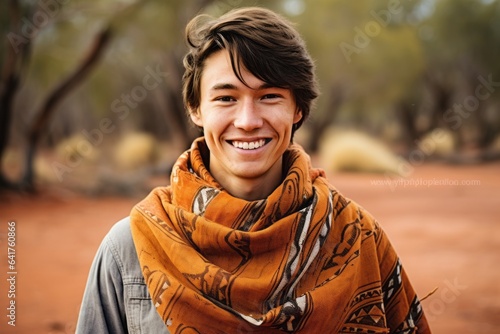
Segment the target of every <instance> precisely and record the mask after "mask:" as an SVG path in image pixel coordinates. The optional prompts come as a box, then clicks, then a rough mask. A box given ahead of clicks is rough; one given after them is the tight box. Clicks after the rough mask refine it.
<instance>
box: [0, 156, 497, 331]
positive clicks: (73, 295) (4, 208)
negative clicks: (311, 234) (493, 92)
mask: <svg viewBox="0 0 500 334" xmlns="http://www.w3.org/2000/svg"><path fill="white" fill-rule="evenodd" d="M329 176H330V178H331V180H332V182H333V184H335V185H336V186H337V188H338V189H339V190H340V191H341V192H343V193H344V194H345V195H346V196H348V197H351V198H353V199H354V200H355V201H356V202H358V203H359V204H361V205H362V206H364V207H365V208H366V209H368V211H370V212H371V213H372V214H373V215H374V216H375V217H376V218H377V220H379V222H380V223H381V225H382V227H383V228H384V229H385V231H386V232H387V234H388V235H389V237H390V239H391V240H392V243H393V244H394V246H395V248H396V249H397V251H398V253H399V255H400V257H401V258H402V261H403V265H404V266H405V268H406V271H407V272H408V274H409V276H410V277H411V280H412V282H413V284H414V286H415V288H416V290H417V292H418V293H419V295H420V296H421V297H423V296H425V295H427V294H428V293H429V292H431V291H433V290H434V289H435V288H438V289H437V291H436V292H435V293H434V294H433V295H431V296H429V297H428V298H427V299H425V300H424V301H423V302H422V304H423V307H424V310H425V312H426V313H427V317H428V318H429V321H430V324H431V327H432V329H433V333H437V334H449V333H461V334H477V333H481V334H493V333H495V334H496V333H500V283H499V282H500V267H499V265H498V264H499V263H500V200H499V195H500V164H498V163H496V164H488V165H483V166H461V167H451V166H447V165H442V164H427V165H424V166H421V167H419V168H417V169H416V170H415V171H414V172H413V173H412V174H411V175H409V176H408V178H406V179H405V180H406V182H408V183H413V184H412V185H409V184H407V185H406V186H405V185H404V184H403V182H402V181H398V180H394V183H393V184H392V185H390V186H389V185H383V184H380V183H381V182H385V181H387V179H386V178H385V177H383V176H381V175H370V174H349V173H338V174H330V175H329ZM473 180H476V181H473ZM156 182H158V183H162V182H166V180H156ZM398 182H399V183H398ZM419 183H420V184H419ZM424 183H426V184H424ZM428 183H432V184H431V185H427V184H428ZM463 183H465V184H463ZM138 199H139V198H130V197H128V198H117V197H94V198H89V197H83V196H81V195H78V194H75V193H73V192H70V191H68V190H61V189H57V190H56V189H47V190H45V191H44V192H43V193H41V194H39V195H37V196H25V195H19V194H9V195H2V196H0V236H1V238H0V242H1V247H0V270H1V272H2V279H1V284H0V289H1V290H0V310H1V311H0V313H1V314H0V315H1V317H0V333H16V334H28V333H29V334H33V333H53V334H61V333H74V332H75V325H76V321H77V315H78V310H79V304H80V300H81V297H82V293H83V289H84V285H85V282H86V278H87V273H88V270H89V267H90V264H91V261H92V259H93V256H94V254H95V251H96V249H97V247H98V245H99V243H100V242H101V239H102V238H103V236H104V235H105V234H106V232H107V231H108V230H109V228H110V227H111V226H112V225H113V224H114V222H116V221H117V220H118V219H120V218H122V217H124V216H126V215H127V214H128V213H129V211H130V209H131V207H132V205H133V204H134V203H135V202H137V200H138ZM11 221H13V222H15V226H16V235H15V238H16V240H15V241H16V244H15V261H16V263H15V272H16V274H15V275H14V276H15V282H14V283H15V286H14V289H15V294H16V296H15V299H12V298H8V293H9V289H10V288H12V286H10V284H6V280H7V279H8V278H9V277H10V276H9V275H8V274H7V272H9V271H10V270H9V268H8V267H7V261H8V254H7V245H6V243H7V228H8V222H11ZM7 283H10V282H9V281H7ZM11 300H15V303H16V304H15V305H16V311H15V312H16V313H15V315H16V318H15V325H16V326H15V327H12V326H9V325H8V324H7V322H8V321H9V319H8V317H6V316H7V315H8V314H9V313H8V312H9V311H8V310H7V307H9V304H8V303H9V302H10V301H11Z"/></svg>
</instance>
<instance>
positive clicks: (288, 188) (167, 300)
mask: <svg viewBox="0 0 500 334" xmlns="http://www.w3.org/2000/svg"><path fill="white" fill-rule="evenodd" d="M204 159H205V161H207V159H208V149H207V148H206V146H205V143H204V141H203V139H202V138H200V139H198V140H196V141H195V142H194V143H193V146H192V147H191V149H190V150H189V151H187V152H185V153H184V154H183V155H181V157H180V158H179V159H178V161H177V163H176V165H175V166H174V169H173V172H172V176H171V185H170V186H169V187H162V188H157V189H155V190H154V191H152V193H151V194H150V195H148V197H147V198H146V199H144V200H143V201H142V202H140V203H139V204H138V205H137V206H136V207H135V208H134V209H133V210H132V213H131V227H132V235H133V238H134V243H135V245H136V249H137V253H138V256H139V262H140V264H141V267H142V270H143V274H144V277H145V280H146V284H147V285H148V289H149V292H150V295H151V297H152V300H153V303H154V304H155V306H156V309H157V311H158V313H159V314H160V316H161V317H162V318H163V320H164V322H165V324H166V326H168V329H169V330H170V332H171V333H204V334H212V333H230V334H233V333H283V332H297V333H312V334H316V333H430V330H429V328H428V326H427V322H426V320H425V317H424V315H423V312H422V308H421V307H420V304H419V301H418V298H417V297H416V295H415V292H414V291H413V289H412V287H411V285H410V283H409V281H408V279H407V277H406V275H405V272H404V270H403V268H402V266H401V263H400V261H399V259H398V257H397V255H396V253H395V252H394V250H393V248H392V247H391V245H390V243H389V241H388V239H387V238H386V236H385V234H384V233H383V231H382V230H381V229H380V227H379V225H378V224H377V222H376V221H375V220H374V219H373V218H372V217H371V216H370V215H369V214H368V213H367V212H366V211H364V210H363V209H362V208H361V207H359V206H357V205H356V204H355V203H353V202H351V201H349V200H348V199H346V198H344V197H343V196H342V195H341V194H339V192H338V191H337V190H335V189H334V188H333V187H332V186H331V185H329V183H328V182H327V180H326V178H325V177H324V173H323V172H322V171H321V170H318V169H313V168H311V166H310V160H309V157H308V156H307V154H306V153H305V152H304V151H303V150H302V149H301V148H300V147H299V146H296V145H291V146H290V148H289V149H288V150H287V151H286V153H285V155H284V166H286V170H285V177H284V180H283V182H282V183H281V185H280V186H279V187H278V188H276V190H275V191H274V192H273V193H272V194H270V195H269V197H267V198H266V199H263V200H259V201H252V202H249V201H245V200H243V199H240V198H235V197H232V196H231V195H230V194H229V193H227V192H226V191H225V190H224V189H222V188H221V186H220V185H219V184H218V183H217V182H216V181H215V180H214V179H213V177H212V176H211V175H210V173H209V172H208V170H207V168H206V167H205V164H204Z"/></svg>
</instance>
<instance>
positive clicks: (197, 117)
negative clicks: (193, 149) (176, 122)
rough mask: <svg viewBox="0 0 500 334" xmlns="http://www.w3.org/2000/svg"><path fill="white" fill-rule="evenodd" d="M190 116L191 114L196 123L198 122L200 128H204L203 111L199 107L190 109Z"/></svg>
mask: <svg viewBox="0 0 500 334" xmlns="http://www.w3.org/2000/svg"><path fill="white" fill-rule="evenodd" d="M189 116H191V120H192V121H193V123H194V124H196V125H197V126H199V127H200V128H203V120H202V118H201V113H200V109H199V108H198V109H195V110H193V109H190V110H189Z"/></svg>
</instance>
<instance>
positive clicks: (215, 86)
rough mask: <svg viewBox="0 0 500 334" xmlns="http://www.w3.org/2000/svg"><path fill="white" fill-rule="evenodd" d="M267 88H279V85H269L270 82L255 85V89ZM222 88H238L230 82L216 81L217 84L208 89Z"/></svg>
mask: <svg viewBox="0 0 500 334" xmlns="http://www.w3.org/2000/svg"><path fill="white" fill-rule="evenodd" d="M267 88H280V87H276V86H274V85H271V84H268V83H266V82H264V83H263V84H262V85H260V86H259V87H257V89H256V90H263V89H267ZM224 89H238V87H236V85H233V84H231V83H218V84H215V85H214V86H213V87H212V88H211V89H210V90H212V91H217V90H224Z"/></svg>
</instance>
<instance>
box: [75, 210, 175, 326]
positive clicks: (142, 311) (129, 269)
mask: <svg viewBox="0 0 500 334" xmlns="http://www.w3.org/2000/svg"><path fill="white" fill-rule="evenodd" d="M76 333H78V334H85V333H89V334H90V333H92V334H101V333H103V334H104V333H112V334H120V333H155V334H156V333H158V334H162V333H164V334H168V333H169V331H168V330H167V326H166V325H165V324H164V323H163V320H162V319H161V317H160V315H159V314H158V313H157V312H156V309H155V307H154V305H153V303H152V301H151V297H150V296H149V292H148V289H147V287H146V284H145V283H144V277H143V275H142V271H141V268H140V265H139V260H138V258H137V253H136V251H135V246H134V242H133V240H132V233H131V231H130V219H129V218H125V219H122V220H121V221H119V222H118V223H116V224H115V225H114V226H113V228H112V229H111V230H110V231H109V233H108V234H107V235H106V237H105V238H104V240H103V241H102V243H101V246H100V247H99V249H98V251H97V254H96V256H95V259H94V262H93V263H92V267H91V268H90V273H89V277H88V281H87V286H86V288H85V293H84V296H83V301H82V305H81V309H80V315H79V317H78V324H77V328H76Z"/></svg>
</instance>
